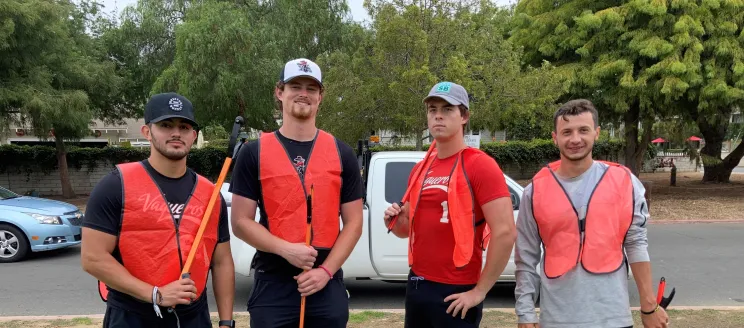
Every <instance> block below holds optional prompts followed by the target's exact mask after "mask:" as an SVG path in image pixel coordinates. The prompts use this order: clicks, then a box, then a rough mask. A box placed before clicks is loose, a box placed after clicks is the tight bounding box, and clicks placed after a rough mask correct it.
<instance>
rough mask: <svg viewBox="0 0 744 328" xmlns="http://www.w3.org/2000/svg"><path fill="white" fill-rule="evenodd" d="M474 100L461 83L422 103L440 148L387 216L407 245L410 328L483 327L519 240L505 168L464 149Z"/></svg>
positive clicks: (436, 90)
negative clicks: (486, 304)
mask: <svg viewBox="0 0 744 328" xmlns="http://www.w3.org/2000/svg"><path fill="white" fill-rule="evenodd" d="M468 100H469V99H468V93H467V91H465V88H463V87H462V86H461V85H459V84H456V83H451V82H441V83H438V84H436V85H435V86H434V87H432V89H431V91H430V92H429V95H428V96H427V97H426V98H424V103H425V104H426V111H427V122H428V126H429V133H431V135H432V136H433V137H434V140H435V141H436V146H435V147H436V149H435V150H433V152H432V155H431V156H429V157H427V158H424V160H422V161H421V162H419V163H418V164H416V166H414V168H413V170H412V171H411V176H410V177H409V181H408V184H409V187H408V189H409V190H411V192H410V196H409V198H408V199H407V200H406V201H405V203H403V204H392V206H390V207H389V208H388V209H387V210H386V211H385V224H386V226H388V227H389V226H390V224H393V223H392V222H391V220H392V218H394V217H396V216H397V219H396V220H395V222H394V225H393V227H392V232H393V233H394V234H395V235H396V236H398V237H400V238H408V240H409V247H408V250H409V254H408V259H409V265H410V267H411V271H410V273H409V281H408V287H407V290H406V304H405V309H406V317H405V326H406V327H408V328H414V327H416V328H418V327H422V328H423V327H426V328H429V327H432V328H433V327H463V328H465V327H468V328H470V327H478V326H479V324H480V321H481V317H482V310H483V300H484V299H485V297H486V293H488V291H489V290H490V289H491V287H493V285H494V284H495V283H496V281H497V280H498V278H499V276H500V275H501V273H502V272H503V270H504V268H505V267H506V263H507V262H508V261H509V255H510V254H511V250H512V247H513V245H514V240H515V239H516V229H515V227H514V216H513V214H512V213H513V212H512V204H511V198H510V194H509V189H508V188H507V186H506V181H505V179H504V175H503V173H502V172H501V169H500V168H499V166H498V164H497V163H496V161H495V160H494V159H493V158H492V157H490V156H488V154H486V153H484V152H483V151H481V150H480V149H476V148H471V147H468V146H467V145H466V144H465V139H464V134H465V130H464V129H465V126H466V125H467V123H468V120H469V119H470V104H469V101H468ZM420 168H421V169H423V170H421V169H420ZM417 172H419V173H418V174H417ZM401 205H402V206H401ZM484 223H485V224H484ZM489 230H490V236H489ZM486 248H487V249H488V254H487V257H486V263H485V266H483V250H485V249H486Z"/></svg>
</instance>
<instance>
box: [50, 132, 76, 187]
mask: <svg viewBox="0 0 744 328" xmlns="http://www.w3.org/2000/svg"><path fill="white" fill-rule="evenodd" d="M54 143H55V144H56V146H57V166H58V167H59V179H60V182H61V183H62V197H64V198H68V199H69V198H74V197H75V191H74V190H72V184H71V183H70V175H69V173H68V172H67V151H66V150H65V143H64V141H63V140H62V138H60V137H59V136H55V137H54Z"/></svg>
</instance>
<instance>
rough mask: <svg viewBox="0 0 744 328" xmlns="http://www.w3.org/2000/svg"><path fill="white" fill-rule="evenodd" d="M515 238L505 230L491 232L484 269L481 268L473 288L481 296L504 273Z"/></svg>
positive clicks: (510, 232) (512, 233)
mask: <svg viewBox="0 0 744 328" xmlns="http://www.w3.org/2000/svg"><path fill="white" fill-rule="evenodd" d="M515 238H516V234H515V233H514V232H513V231H509V230H507V229H502V230H499V231H498V232H496V231H492V232H491V240H490V241H489V244H488V250H487V252H486V264H485V268H483V272H482V273H481V278H480V280H478V284H476V286H475V288H476V289H477V290H479V291H481V292H482V293H483V294H486V293H488V291H489V290H491V288H492V287H493V285H494V284H496V281H498V280H499V277H500V276H501V273H502V272H504V268H506V264H507V263H508V262H509V256H510V255H511V250H512V247H514V239H515Z"/></svg>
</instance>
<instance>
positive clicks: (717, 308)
mask: <svg viewBox="0 0 744 328" xmlns="http://www.w3.org/2000/svg"><path fill="white" fill-rule="evenodd" d="M539 309H540V308H539V307H538V308H537V310H539ZM630 309H631V310H633V311H638V310H639V309H640V308H639V307H631V308H630ZM668 310H693V311H701V310H713V311H744V306H673V307H670V308H669V309H668ZM349 312H350V313H360V312H382V313H390V314H403V313H405V311H404V310H403V309H352V310H349ZM483 312H504V313H515V312H514V308H486V309H483ZM209 314H210V315H211V316H213V317H216V316H218V313H217V312H210V313H209ZM233 316H248V312H246V311H236V312H233ZM74 318H90V319H103V314H78V315H49V316H3V317H0V322H3V321H13V320H20V321H27V320H60V319H61V320H70V319H74Z"/></svg>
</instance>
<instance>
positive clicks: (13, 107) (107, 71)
mask: <svg viewBox="0 0 744 328" xmlns="http://www.w3.org/2000/svg"><path fill="white" fill-rule="evenodd" d="M98 13H99V12H98V6H97V5H96V4H95V3H90V2H87V1H83V2H81V4H80V5H76V4H75V3H73V2H72V1H66V0H57V1H41V0H30V1H18V0H8V1H3V2H2V4H0V112H2V113H3V116H4V117H5V118H6V119H7V120H8V121H9V120H10V119H8V117H12V118H13V119H14V120H17V121H19V123H20V124H22V125H30V126H31V127H32V128H33V130H34V131H35V132H34V133H35V134H36V135H37V136H39V137H40V138H41V139H42V140H46V139H52V138H53V139H54V140H55V144H56V146H57V160H58V162H59V166H60V179H61V182H62V190H63V195H64V196H65V197H72V196H74V190H73V189H72V186H71V184H70V181H69V178H68V175H67V163H66V155H65V154H66V150H65V145H64V141H65V140H78V139H81V138H84V137H86V136H89V135H90V134H91V130H90V128H89V124H90V123H91V121H92V119H94V118H107V117H109V116H110V115H113V114H112V113H113V112H115V111H112V110H111V108H112V107H113V106H115V105H116V104H117V101H116V99H115V97H113V96H114V95H115V94H116V93H117V90H118V88H119V85H120V82H121V79H120V78H119V77H118V76H117V75H116V73H115V71H114V64H113V62H111V61H110V60H108V58H106V56H105V53H104V52H103V48H102V47H101V45H100V42H99V40H98V38H97V37H96V35H95V32H96V31H97V29H96V27H97V25H96V23H97V22H98V20H99V19H100V16H98ZM88 31H93V32H94V33H93V35H91V34H89V33H88Z"/></svg>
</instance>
